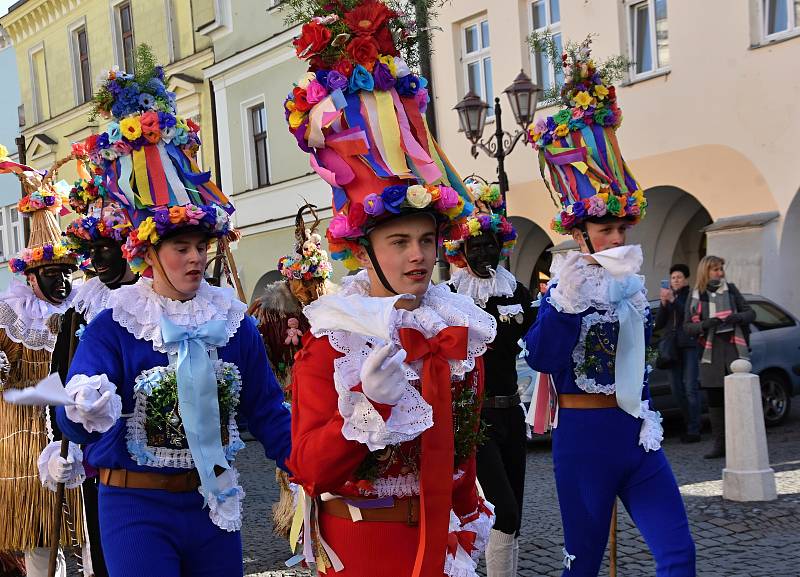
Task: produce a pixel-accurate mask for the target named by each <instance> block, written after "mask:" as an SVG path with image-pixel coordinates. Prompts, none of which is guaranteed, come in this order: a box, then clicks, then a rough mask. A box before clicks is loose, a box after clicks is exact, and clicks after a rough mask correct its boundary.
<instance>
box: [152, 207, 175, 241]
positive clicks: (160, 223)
mask: <svg viewBox="0 0 800 577" xmlns="http://www.w3.org/2000/svg"><path fill="white" fill-rule="evenodd" d="M153 221H155V223H156V232H158V236H163V235H164V233H165V232H167V231H168V230H169V228H170V224H171V223H170V220H169V209H167V208H157V209H156V210H155V212H154V214H153Z"/></svg>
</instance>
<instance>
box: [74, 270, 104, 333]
mask: <svg viewBox="0 0 800 577" xmlns="http://www.w3.org/2000/svg"><path fill="white" fill-rule="evenodd" d="M111 292H112V291H111V289H110V288H108V286H107V285H106V284H105V283H104V282H103V281H101V280H100V278H99V277H92V278H90V279H89V280H87V281H86V282H85V283H83V284H82V285H81V286H79V287H78V290H77V291H75V299H74V300H73V301H72V306H73V307H75V310H76V311H78V312H79V313H81V314H82V315H83V316H84V318H85V319H86V322H87V323H90V322H92V320H93V319H94V317H96V316H97V315H99V314H100V313H101V312H103V311H104V310H106V309H107V308H108V300H109V299H110V298H111Z"/></svg>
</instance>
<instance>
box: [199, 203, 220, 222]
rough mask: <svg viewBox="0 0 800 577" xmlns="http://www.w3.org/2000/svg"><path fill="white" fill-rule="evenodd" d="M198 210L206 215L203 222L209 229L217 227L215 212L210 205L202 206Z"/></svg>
mask: <svg viewBox="0 0 800 577" xmlns="http://www.w3.org/2000/svg"><path fill="white" fill-rule="evenodd" d="M200 208H202V209H203V212H205V213H206V217H205V218H204V219H203V220H204V221H205V222H207V223H208V224H209V226H210V227H215V226H217V211H216V210H215V209H214V207H213V206H210V205H204V206H201V207H200Z"/></svg>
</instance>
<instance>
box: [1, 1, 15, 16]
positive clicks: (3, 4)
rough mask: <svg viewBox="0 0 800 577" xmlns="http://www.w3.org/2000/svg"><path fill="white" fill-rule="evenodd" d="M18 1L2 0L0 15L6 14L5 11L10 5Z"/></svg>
mask: <svg viewBox="0 0 800 577" xmlns="http://www.w3.org/2000/svg"><path fill="white" fill-rule="evenodd" d="M16 1H17V0H0V16H5V13H6V12H8V7H9V6H11V5H12V4H13V3H14V2H16Z"/></svg>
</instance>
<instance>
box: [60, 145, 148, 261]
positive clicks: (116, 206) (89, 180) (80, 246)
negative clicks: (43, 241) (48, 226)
mask: <svg viewBox="0 0 800 577" xmlns="http://www.w3.org/2000/svg"><path fill="white" fill-rule="evenodd" d="M73 155H74V156H76V160H77V165H78V180H77V181H75V184H74V185H73V186H72V189H71V190H70V193H69V204H70V206H71V207H72V210H73V211H74V212H75V213H76V214H78V215H79V216H78V218H76V219H75V220H73V221H72V222H71V223H69V225H68V226H67V230H66V231H65V235H66V236H67V238H68V239H69V242H70V243H71V245H72V246H74V247H75V249H76V250H77V251H78V252H80V253H81V255H82V257H83V258H84V259H88V258H89V252H90V250H91V246H92V242H94V241H96V240H99V239H102V238H108V239H111V240H114V241H116V242H118V243H120V244H123V243H125V241H126V240H127V238H128V235H129V234H130V231H131V230H132V229H133V225H132V224H131V221H130V218H129V217H128V212H127V211H126V210H125V208H123V206H122V205H121V204H120V203H119V202H117V201H114V200H112V199H110V198H109V194H108V188H107V187H106V185H105V183H104V180H103V176H102V169H101V168H99V167H98V166H97V165H95V164H93V163H91V162H90V161H89V160H88V157H87V156H86V154H85V147H84V145H83V143H76V144H75V145H73Z"/></svg>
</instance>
